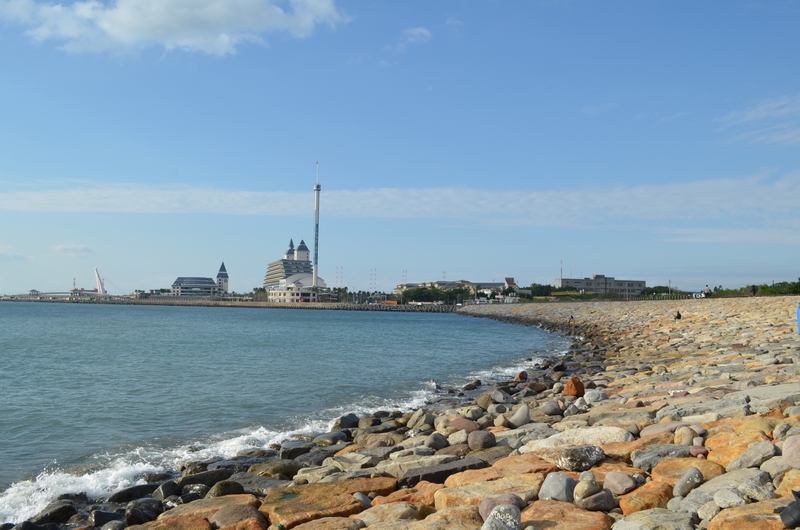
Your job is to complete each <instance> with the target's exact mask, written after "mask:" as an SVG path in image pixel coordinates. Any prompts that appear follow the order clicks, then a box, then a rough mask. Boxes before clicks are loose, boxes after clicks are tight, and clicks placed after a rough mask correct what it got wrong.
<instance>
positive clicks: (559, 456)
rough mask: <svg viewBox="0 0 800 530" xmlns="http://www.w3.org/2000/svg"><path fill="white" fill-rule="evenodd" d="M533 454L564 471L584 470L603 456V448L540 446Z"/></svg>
mask: <svg viewBox="0 0 800 530" xmlns="http://www.w3.org/2000/svg"><path fill="white" fill-rule="evenodd" d="M534 454H535V455H536V456H538V457H539V458H541V459H542V460H545V461H547V462H550V463H553V464H555V465H556V466H558V469H561V470H564V471H586V470H588V469H591V468H592V467H594V466H595V464H597V463H598V462H600V461H601V460H602V459H603V457H604V456H605V454H604V453H603V450H602V449H600V448H599V447H598V446H596V445H579V446H576V447H552V448H542V449H538V450H536V452H535V453H534Z"/></svg>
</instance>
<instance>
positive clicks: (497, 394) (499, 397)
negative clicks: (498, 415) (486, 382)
mask: <svg viewBox="0 0 800 530" xmlns="http://www.w3.org/2000/svg"><path fill="white" fill-rule="evenodd" d="M490 395H491V398H492V401H493V402H494V403H513V402H514V400H513V399H512V398H511V396H509V395H508V394H506V393H505V392H503V391H502V390H495V391H494V392H492V393H491V394H490Z"/></svg>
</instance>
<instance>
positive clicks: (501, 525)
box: [481, 504, 521, 530]
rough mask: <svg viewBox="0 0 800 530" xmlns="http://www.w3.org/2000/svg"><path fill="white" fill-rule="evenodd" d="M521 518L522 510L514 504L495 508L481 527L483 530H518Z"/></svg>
mask: <svg viewBox="0 0 800 530" xmlns="http://www.w3.org/2000/svg"><path fill="white" fill-rule="evenodd" d="M520 516H521V514H520V509H519V508H518V507H517V506H515V505H513V504H501V505H499V506H495V508H494V509H493V510H492V511H491V513H490V514H489V517H487V518H486V521H485V522H484V523H483V526H481V530H518V529H519V528H520Z"/></svg>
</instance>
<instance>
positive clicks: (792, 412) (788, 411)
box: [783, 406, 800, 418]
mask: <svg viewBox="0 0 800 530" xmlns="http://www.w3.org/2000/svg"><path fill="white" fill-rule="evenodd" d="M798 414H800V406H794V407H786V408H785V409H784V410H783V416H784V417H785V418H789V417H791V416H797V415H798Z"/></svg>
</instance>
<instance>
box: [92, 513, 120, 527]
mask: <svg viewBox="0 0 800 530" xmlns="http://www.w3.org/2000/svg"><path fill="white" fill-rule="evenodd" d="M124 519H125V514H122V513H119V512H108V511H105V510H92V512H91V513H90V514H89V518H88V519H87V520H86V522H87V523H88V524H89V526H94V527H96V528H100V527H101V526H103V525H104V524H106V523H108V522H111V521H123V520H124Z"/></svg>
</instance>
